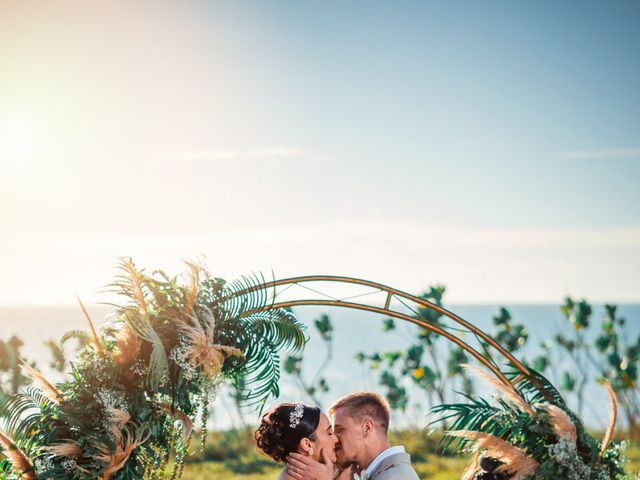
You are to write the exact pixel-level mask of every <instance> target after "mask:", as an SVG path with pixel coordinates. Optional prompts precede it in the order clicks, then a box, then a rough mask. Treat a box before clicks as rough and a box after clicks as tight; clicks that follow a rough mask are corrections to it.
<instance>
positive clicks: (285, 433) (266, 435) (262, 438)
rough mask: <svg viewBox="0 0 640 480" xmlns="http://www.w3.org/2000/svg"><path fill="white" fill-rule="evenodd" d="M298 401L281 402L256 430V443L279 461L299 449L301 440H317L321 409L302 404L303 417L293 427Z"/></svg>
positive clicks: (265, 415) (282, 460) (261, 421)
mask: <svg viewBox="0 0 640 480" xmlns="http://www.w3.org/2000/svg"><path fill="white" fill-rule="evenodd" d="M296 405H298V404H296V403H281V404H280V405H278V406H277V407H275V408H274V409H273V410H270V411H268V412H267V413H265V414H264V415H263V416H262V418H261V419H260V426H259V427H258V430H256V433H255V438H256V445H257V446H258V448H260V449H261V450H262V451H263V452H264V453H266V454H267V455H269V456H270V457H271V458H273V459H274V460H275V461H277V462H286V459H287V455H289V454H290V453H291V452H296V451H298V447H299V445H300V440H302V439H303V438H308V439H309V440H311V441H315V440H316V434H315V431H316V429H317V428H318V424H319V423H320V409H319V408H318V407H314V406H311V405H302V406H303V411H302V417H300V419H299V420H300V421H299V423H298V424H297V425H295V427H294V428H292V427H291V415H292V413H293V411H294V409H295V408H296Z"/></svg>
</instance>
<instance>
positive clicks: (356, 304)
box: [239, 275, 547, 397]
mask: <svg viewBox="0 0 640 480" xmlns="http://www.w3.org/2000/svg"><path fill="white" fill-rule="evenodd" d="M336 283H338V284H342V285H343V286H357V287H359V288H362V287H364V288H366V289H369V290H370V291H368V292H364V293H360V294H357V295H347V296H332V295H330V294H327V293H325V292H323V291H322V285H328V284H336ZM311 285H313V287H312V286H311ZM292 287H300V288H299V290H300V292H304V293H305V296H306V295H308V294H309V292H313V293H315V294H316V295H318V296H319V297H322V298H299V297H297V296H296V295H294V296H293V297H292V298H287V299H284V298H283V296H284V293H285V292H289V297H291V295H290V294H291V289H292ZM259 290H265V291H266V292H269V294H270V295H271V297H270V302H268V303H267V304H266V305H265V306H264V307H263V308H262V309H261V310H270V309H276V308H286V307H297V306H303V305H315V306H332V307H343V308H349V309H356V310H364V311H368V312H372V313H378V314H382V315H387V316H389V317H392V318H398V319H401V320H405V321H407V322H410V323H412V324H414V325H418V326H420V327H422V328H425V329H427V330H429V331H431V332H433V333H435V334H437V335H440V336H442V337H444V338H446V339H447V340H449V341H451V342H453V343H455V344H456V345H458V346H460V347H461V348H462V349H464V350H465V351H466V352H467V353H469V354H470V355H471V356H473V357H474V358H475V359H476V360H478V361H479V362H480V363H482V364H483V365H484V366H485V367H487V368H488V369H489V370H490V371H491V372H492V373H493V374H494V375H495V376H496V378H498V379H499V380H500V381H501V382H502V383H503V384H504V385H505V386H507V387H509V388H511V389H515V385H517V383H518V382H519V381H521V380H522V379H523V378H524V377H528V378H529V379H531V382H532V383H533V384H534V385H536V386H537V387H538V389H539V390H540V392H541V393H542V394H543V395H544V396H545V397H547V392H546V391H545V390H544V388H543V387H542V386H541V385H540V384H539V383H538V382H537V381H536V379H535V377H533V375H532V374H531V372H530V371H529V369H528V368H527V367H526V366H525V365H524V364H523V363H522V362H520V361H519V360H518V359H517V358H515V357H514V356H513V355H512V354H511V353H510V352H508V351H507V350H506V349H505V348H504V347H503V346H502V345H500V344H499V343H498V342H496V341H495V340H494V339H493V338H492V337H491V336H490V335H488V334H487V333H486V332H484V331H483V330H481V329H480V328H478V327H476V326H475V325H473V324H472V323H470V322H468V321H467V320H464V319H463V318H462V317H460V316H458V315H456V314H455V313H453V312H451V311H449V310H447V309H446V308H443V307H441V306H439V305H436V304H434V303H431V302H429V301H427V300H425V299H423V298H420V297H418V296H415V295H411V294H409V293H406V292H403V291H401V290H398V289H395V288H391V287H388V286H386V285H383V284H381V283H377V282H372V281H369V280H363V279H360V278H353V277H343V276H334V275H310V276H302V277H292V278H285V279H280V280H272V281H263V283H260V284H257V285H254V286H252V287H249V288H247V289H246V290H244V291H243V292H239V294H242V293H249V292H255V291H259ZM376 294H377V295H378V296H381V297H382V301H379V302H377V303H376V302H366V301H362V299H363V298H372V297H373V296H374V295H376ZM355 299H360V300H361V301H354V300H355ZM396 307H399V308H396ZM422 308H428V309H430V310H434V311H436V312H438V313H440V314H441V315H442V316H443V317H446V318H448V319H449V320H450V321H451V322H453V324H454V325H453V326H447V325H444V324H442V322H438V323H434V322H429V321H426V320H425V319H423V318H421V316H420V314H419V311H420V309H422ZM401 310H403V311H401ZM465 334H466V335H470V336H471V337H472V338H474V339H475V340H476V342H477V343H478V344H479V348H480V349H481V350H482V353H481V352H480V351H479V350H478V348H474V347H473V346H472V345H470V344H469V343H468V342H466V341H465V340H463V339H462V338H461V337H462V336H463V335H465ZM490 349H493V350H494V351H495V352H496V353H498V354H499V355H500V356H501V357H502V358H503V359H504V361H505V362H506V363H508V364H510V365H511V366H512V367H514V368H515V369H517V370H518V371H519V372H520V374H519V375H518V376H516V377H515V378H513V379H512V380H510V379H509V378H507V376H506V375H505V373H504V372H503V371H502V370H501V368H500V365H499V364H498V362H496V360H495V358H494V356H493V354H492V353H491V351H490Z"/></svg>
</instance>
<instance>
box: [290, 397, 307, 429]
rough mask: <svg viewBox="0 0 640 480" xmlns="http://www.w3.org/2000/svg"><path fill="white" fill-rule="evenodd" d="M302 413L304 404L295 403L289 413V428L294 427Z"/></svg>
mask: <svg viewBox="0 0 640 480" xmlns="http://www.w3.org/2000/svg"><path fill="white" fill-rule="evenodd" d="M303 415H304V405H303V404H301V403H298V404H296V406H295V408H294V409H293V412H291V413H290V414H289V428H296V427H297V426H298V424H299V423H300V420H301V419H302V416H303Z"/></svg>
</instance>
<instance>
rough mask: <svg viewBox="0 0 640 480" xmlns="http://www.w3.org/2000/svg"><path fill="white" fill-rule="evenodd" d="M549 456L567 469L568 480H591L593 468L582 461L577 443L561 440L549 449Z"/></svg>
mask: <svg viewBox="0 0 640 480" xmlns="http://www.w3.org/2000/svg"><path fill="white" fill-rule="evenodd" d="M549 454H550V456H551V458H553V459H554V460H555V461H556V462H557V463H558V464H559V465H562V466H563V467H565V468H566V469H567V477H566V479H567V480H584V479H586V478H591V466H590V465H587V464H585V463H584V462H583V461H582V458H580V455H579V454H578V448H577V447H576V444H575V442H572V441H571V440H568V439H566V438H561V439H560V440H559V441H558V443H556V444H554V445H551V447H549Z"/></svg>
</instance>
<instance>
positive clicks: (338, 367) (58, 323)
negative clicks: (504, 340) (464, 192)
mask: <svg viewBox="0 0 640 480" xmlns="http://www.w3.org/2000/svg"><path fill="white" fill-rule="evenodd" d="M500 307H505V308H507V309H508V310H509V312H510V314H511V317H512V319H513V320H512V321H513V322H514V323H520V324H523V325H524V326H525V328H526V329H527V333H528V335H529V340H528V342H527V344H526V345H525V347H524V348H522V349H521V350H519V351H517V352H516V353H515V355H516V357H517V358H520V359H532V358H534V357H535V356H537V355H538V354H539V353H540V352H541V348H542V347H541V344H542V343H543V342H548V341H549V340H551V339H552V338H553V336H554V335H555V334H556V333H559V332H563V333H565V334H570V332H571V329H570V326H569V325H568V322H567V321H566V319H565V318H564V316H563V315H562V313H561V310H560V305H551V304H549V305H542V304H540V305H521V304H518V305H508V304H507V305H449V306H447V308H449V310H450V311H452V312H454V313H456V314H457V315H459V316H460V317H462V318H464V319H465V320H467V321H469V322H471V323H473V324H474V325H476V326H477V327H479V328H481V329H483V330H485V331H487V332H492V331H493V330H494V329H495V327H494V326H493V320H492V319H493V317H494V316H496V315H497V314H498V312H499V309H500ZM87 308H88V311H89V313H90V315H91V317H92V319H93V320H94V323H96V325H98V326H105V325H107V324H109V323H110V322H113V320H114V316H113V311H112V308H111V307H108V306H105V305H89V306H88V307H87ZM294 313H295V314H296V316H297V317H298V318H299V320H300V321H301V322H303V323H304V324H305V325H306V326H307V331H308V335H309V342H308V344H307V346H306V348H305V351H304V352H303V353H302V356H303V358H304V360H303V378H304V379H305V380H306V381H308V382H309V381H311V379H313V378H314V377H316V376H317V375H318V370H319V369H320V368H321V367H322V365H323V364H325V360H327V348H326V345H325V344H324V343H323V342H322V341H321V339H320V337H319V335H318V333H317V331H316V329H315V326H314V320H316V319H317V318H319V317H320V316H321V315H323V314H326V315H328V316H329V318H330V319H331V322H332V325H333V327H334V332H333V348H332V351H331V354H330V357H329V358H328V360H327V363H326V366H325V367H324V368H323V369H322V371H321V372H320V376H321V377H323V378H325V379H326V383H327V385H328V386H329V391H328V392H321V393H318V394H316V400H317V401H318V403H320V405H321V406H322V407H323V408H326V407H327V406H328V405H329V404H330V403H331V402H332V400H334V399H335V398H338V397H339V396H342V395H344V394H346V393H349V392H353V391H357V390H373V391H378V392H380V393H382V394H383V395H384V394H385V388H384V387H382V386H381V385H380V384H379V377H380V370H379V369H378V370H375V369H371V368H370V367H369V365H368V364H362V363H360V362H358V361H357V360H356V355H357V353H358V352H363V353H365V354H366V355H371V354H373V353H375V352H378V353H382V352H391V351H400V350H403V349H406V348H407V347H408V346H410V345H411V344H412V343H413V342H414V341H415V338H416V335H417V333H418V328H419V327H416V326H414V325H411V324H408V323H405V322H402V321H397V322H396V324H397V328H396V329H395V330H393V331H391V332H384V331H383V320H384V319H385V318H386V317H384V316H381V315H378V314H372V313H369V312H364V311H359V310H347V309H341V308H331V307H316V306H308V307H307V306H305V307H298V308H297V309H295V310H294ZM618 314H619V316H621V317H624V318H625V319H626V331H625V338H626V340H627V341H629V342H636V341H638V337H639V336H640V304H623V305H619V306H618ZM603 317H604V306H603V305H593V314H592V317H591V319H592V323H593V324H592V326H591V327H590V328H589V332H590V333H589V335H590V336H591V337H593V336H595V335H597V332H598V331H599V329H600V325H601V322H602V319H603ZM0 326H1V330H0V339H2V340H8V339H9V338H10V337H11V336H13V335H16V336H18V337H19V338H20V339H21V340H22V341H23V342H24V346H23V347H22V351H23V355H24V357H26V358H27V359H29V360H33V361H35V362H36V363H37V364H38V365H39V366H41V367H42V368H41V369H42V370H43V372H45V373H47V374H48V375H49V376H50V377H51V378H52V380H54V381H60V380H62V379H63V378H62V377H61V376H60V375H59V374H56V373H55V372H53V371H52V370H51V369H50V368H49V367H48V364H49V362H50V355H49V352H48V349H47V348H45V346H44V342H45V341H47V340H49V339H54V340H59V339H60V337H61V336H62V335H63V334H64V333H65V332H66V331H69V330H83V329H84V330H86V328H87V325H86V321H85V319H84V317H83V314H82V312H81V310H80V308H79V307H78V306H1V307H0ZM450 348H451V344H449V343H448V342H447V341H445V339H441V340H439V341H438V351H437V357H438V359H439V360H440V363H445V362H446V359H447V356H448V349H450ZM284 356H286V353H285V354H283V358H282V361H281V364H282V363H284ZM425 358H426V355H425ZM570 365H571V360H570V359H569V358H568V357H567V356H566V355H565V356H560V355H555V356H554V358H553V364H552V368H551V369H550V370H549V371H547V374H548V377H549V378H550V379H551V380H552V381H553V382H554V383H555V384H556V385H557V384H559V383H560V377H561V374H562V372H563V371H564V370H565V369H566V368H567V367H568V366H570ZM589 370H590V372H591V374H592V375H591V376H592V379H591V380H590V382H589V384H588V386H587V389H586V394H585V398H586V399H587V401H586V402H585V405H584V407H583V415H582V417H583V419H584V421H585V423H587V425H589V426H590V427H593V428H596V429H604V428H605V426H606V424H607V422H608V411H609V407H608V403H607V398H606V395H605V393H604V391H603V389H602V387H601V386H600V385H598V384H597V383H596V382H595V378H596V376H597V371H596V369H595V367H594V366H589ZM404 385H405V387H406V388H407V391H408V393H409V404H408V406H407V408H406V409H405V411H397V412H394V414H393V417H392V421H393V422H394V425H395V426H396V427H399V428H401V427H418V428H424V427H426V426H427V425H428V424H429V421H430V417H428V415H427V414H428V410H429V407H430V402H429V399H428V398H427V396H426V395H425V393H424V392H423V391H422V390H419V389H417V388H415V387H414V386H412V382H411V381H410V380H406V383H405V384H404ZM477 385H478V386H477V387H476V391H477V393H478V394H479V395H482V396H490V395H491V393H490V391H489V390H488V389H487V387H485V386H482V385H481V384H480V383H477ZM458 390H460V386H459V385H458V384H456V383H453V384H451V385H449V387H448V390H447V395H449V399H450V400H459V399H460V397H459V396H458V395H457V393H456V392H457V391H458ZM566 397H567V400H568V402H569V405H570V406H572V407H573V408H577V404H576V399H575V397H574V396H573V395H566ZM281 401H306V402H310V401H311V399H310V398H309V396H308V395H306V394H305V393H304V390H303V389H302V388H301V387H300V385H299V383H298V382H297V380H296V379H295V378H292V377H291V376H289V375H287V374H286V373H285V372H281V380H280V396H279V398H272V399H270V400H269V401H268V403H267V405H266V408H268V407H269V406H271V405H273V404H277V403H279V402H281ZM259 413H260V412H259V411H257V410H256V409H255V408H240V409H238V408H237V407H236V405H235V403H234V402H233V401H232V399H231V392H230V389H229V388H228V387H227V386H223V387H222V388H221V390H220V391H219V392H218V395H217V399H216V401H215V402H214V403H213V414H212V417H211V425H210V426H211V427H212V428H217V429H227V428H233V427H238V426H243V425H252V424H255V423H256V422H257V420H258V418H259ZM619 422H620V423H619V424H620V425H624V423H625V421H624V418H623V415H621V418H620V420H619Z"/></svg>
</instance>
